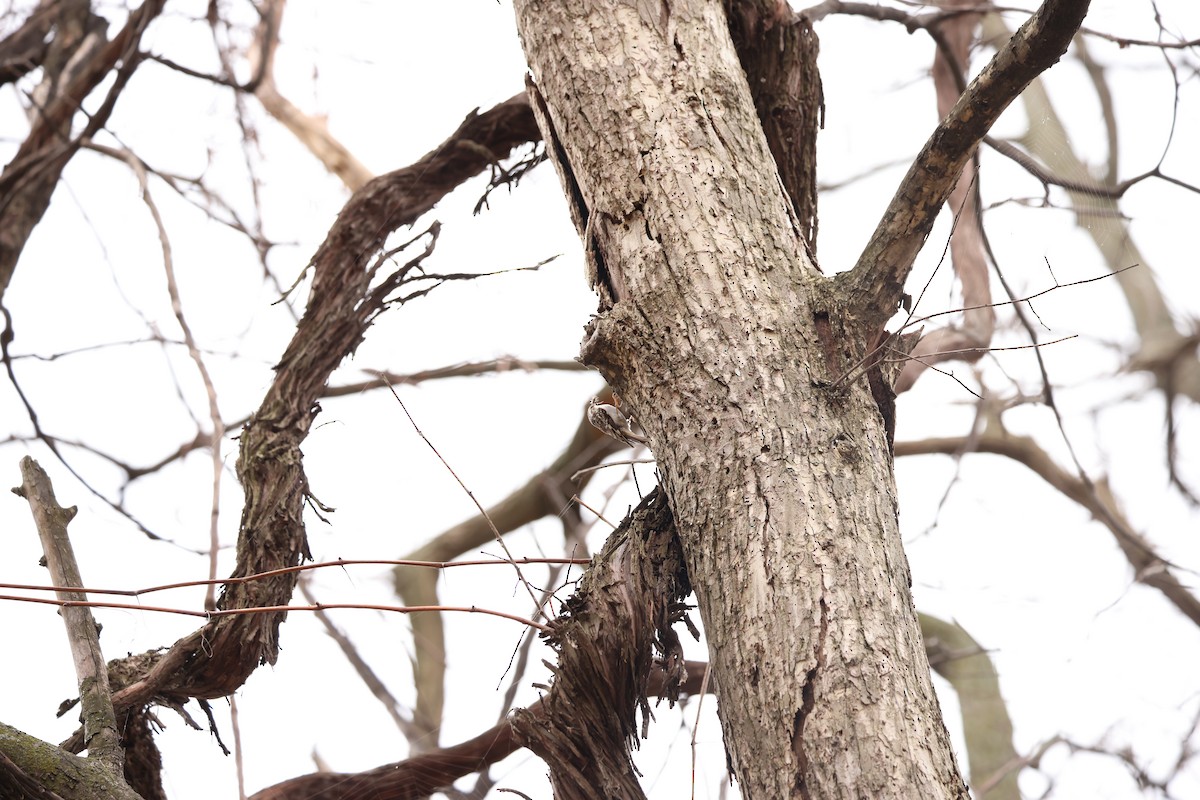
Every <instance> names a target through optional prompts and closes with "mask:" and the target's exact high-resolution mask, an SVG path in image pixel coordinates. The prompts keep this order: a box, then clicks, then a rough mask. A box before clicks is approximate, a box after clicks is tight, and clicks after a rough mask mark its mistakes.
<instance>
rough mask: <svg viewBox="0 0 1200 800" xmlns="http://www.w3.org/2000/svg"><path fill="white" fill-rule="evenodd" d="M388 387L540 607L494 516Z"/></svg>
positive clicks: (392, 388)
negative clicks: (477, 511) (492, 516)
mask: <svg viewBox="0 0 1200 800" xmlns="http://www.w3.org/2000/svg"><path fill="white" fill-rule="evenodd" d="M388 389H389V390H390V391H391V393H392V397H394V398H396V402H397V403H399V404H400V410H401V411H403V412H404V416H406V417H408V421H409V422H410V423H411V424H412V426H413V430H415V431H416V432H417V435H418V436H420V437H421V439H422V440H423V441H424V442H425V444H427V445H429V449H430V450H432V451H433V454H434V455H435V456H437V457H438V461H441V462H442V466H444V467H445V468H446V469H447V470H448V471H449V473H450V474H451V475H452V476H453V477H454V480H455V481H457V482H458V485H459V486H461V487H462V490H463V491H464V492H466V493H467V497H469V498H471V502H472V503H474V504H475V507H476V508H477V509H479V513H480V514H482V515H483V518H484V519H485V520H486V521H487V524H488V527H489V528H491V529H492V534H493V535H495V537H496V541H497V542H499V543H500V549H501V550H503V551H504V555H505V557H506V558H507V559H508V562H507V563H509V564H512V566H513V569H514V570H515V571H516V573H517V580H519V581H521V583H522V584H523V585H524V586H525V591H527V592H529V599H530V600H532V601H533V605H534V606H535V607H539V604H538V599H537V595H535V594H534V592H533V587H532V586H531V585H530V584H529V581H527V580H525V576H524V575H523V574H522V573H521V566H520V564H518V563H517V560H516V559H515V558H513V555H512V553H510V552H509V550H508V544H507V543H506V542H505V541H504V537H503V536H502V535H501V534H500V529H499V528H497V527H496V523H494V522H492V518H491V517H490V516H488V513H487V510H486V509H484V507H483V505H482V504H481V503H480V502H479V501H478V500H476V499H475V494H474V492H472V491H471V490H470V489H468V488H467V485H466V484H465V483H463V480H462V478H460V477H458V473H457V472H455V471H454V468H453V467H451V466H450V464H449V463H448V462H447V461H446V459H444V458H442V454H441V453H439V452H438V449H437V448H436V447H434V446H433V442H431V441H429V437H428V436H426V435H425V433H424V432H423V431H422V430H421V428H420V427H419V426H418V425H417V421H416V420H415V419H413V416H412V414H410V413H408V407H407V406H405V405H404V401H403V400H401V399H400V395H399V394H397V393H396V389H395V387H393V386H391V385H389V386H388ZM530 624H531V625H536V626H537V627H539V628H542V629H543V630H548V629H547V628H545V627H544V626H541V625H538V624H537V623H536V622H531V623H530Z"/></svg>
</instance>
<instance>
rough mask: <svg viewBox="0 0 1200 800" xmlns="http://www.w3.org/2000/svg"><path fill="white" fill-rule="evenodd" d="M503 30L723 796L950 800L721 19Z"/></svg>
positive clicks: (900, 571)
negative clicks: (669, 521)
mask: <svg viewBox="0 0 1200 800" xmlns="http://www.w3.org/2000/svg"><path fill="white" fill-rule="evenodd" d="M639 9H641V10H642V13H639ZM664 11H665V9H664ZM517 14H518V20H519V26H520V30H521V35H522V38H523V41H524V45H525V48H526V52H527V54H528V56H529V60H530V63H531V65H532V68H533V72H534V77H535V79H536V81H537V86H538V90H539V91H540V93H541V95H542V96H543V97H544V98H545V101H546V106H547V107H548V111H549V114H550V115H551V117H552V118H553V125H554V128H555V131H556V133H557V136H558V137H559V143H560V146H561V149H562V152H563V155H564V157H565V158H566V159H567V160H568V161H569V165H570V170H571V173H573V177H574V179H575V181H577V185H578V193H579V196H581V197H582V198H583V200H584V202H585V203H586V206H587V211H588V215H589V216H588V224H587V227H588V228H590V231H589V233H590V235H591V236H592V237H594V239H593V241H590V242H587V243H586V244H587V245H595V246H598V247H599V249H600V251H601V256H602V260H603V265H604V267H605V269H606V270H607V272H608V275H607V281H608V284H607V286H606V287H604V288H606V289H608V292H609V293H610V294H611V297H612V299H613V300H614V301H615V304H614V306H613V307H612V308H611V309H609V310H607V311H606V312H605V313H603V314H601V316H600V317H599V318H598V319H597V320H596V321H595V322H594V323H593V325H592V326H591V330H590V336H589V339H588V341H587V342H586V343H585V345H584V349H583V356H584V358H585V360H586V361H589V362H591V363H592V364H594V365H595V366H597V367H599V368H600V370H601V371H602V372H603V373H604V374H605V377H607V378H608V379H609V381H610V383H611V384H612V386H613V387H614V390H615V391H616V392H617V393H618V394H619V395H620V396H621V398H622V401H623V402H624V403H625V404H626V405H627V407H629V408H631V409H632V410H633V411H634V413H635V415H636V416H637V419H638V421H639V423H641V425H642V427H643V428H644V429H645V430H646V431H647V433H648V435H649V437H650V441H651V443H652V445H653V449H654V451H655V454H656V456H657V457H658V459H659V465H660V469H661V471H662V473H663V484H664V486H665V487H666V490H667V493H668V495H669V497H670V499H671V504H672V508H673V510H674V512H675V516H676V522H677V524H678V526H679V533H680V537H681V539H682V541H683V545H684V551H685V553H686V557H687V563H688V570H689V574H690V575H692V576H693V585H694V586H695V588H696V596H697V600H698V602H699V606H700V611H701V614H702V616H703V618H704V622H705V626H706V630H707V632H708V636H709V638H710V643H711V647H710V649H711V657H712V665H713V674H714V676H715V678H716V682H717V685H718V686H719V690H720V693H721V719H722V726H723V729H724V734H725V741H726V743H727V746H728V748H729V751H730V756H731V761H732V764H733V768H734V771H735V774H736V776H737V778H738V781H739V783H740V785H741V787H742V790H743V792H744V793H745V795H746V796H747V797H750V798H755V797H771V798H781V797H965V796H966V788H965V786H964V785H963V783H962V780H961V778H959V776H958V772H957V767H956V766H955V764H954V760H953V756H952V755H951V753H950V748H949V743H948V740H947V736H946V732H945V729H944V726H943V725H942V722H941V715H940V712H939V711H938V708H937V703H936V700H935V699H934V696H933V690H932V687H931V685H930V679H929V668H928V663H927V661H926V659H925V654H924V650H923V647H922V645H921V639H920V634H919V630H918V627H917V623H916V614H915V611H914V609H913V605H912V599H911V596H910V594H909V586H908V585H909V576H908V565H907V562H906V560H905V556H904V552H903V549H902V548H901V546H900V539H899V535H898V532H897V523H896V505H895V490H894V486H893V481H892V474H891V468H892V465H891V449H890V444H889V442H888V438H887V435H886V433H885V430H884V425H883V420H882V419H881V417H880V413H879V411H878V409H877V407H876V404H875V401H874V399H873V398H872V396H871V394H870V391H869V389H868V387H867V385H866V382H865V381H841V382H839V378H841V377H842V376H843V375H844V374H845V373H846V372H847V371H849V370H850V369H851V368H852V367H853V365H854V364H856V363H857V362H859V361H860V360H861V359H862V358H863V356H864V355H865V354H866V350H867V347H868V345H869V343H870V341H871V340H872V336H873V334H874V332H875V331H874V330H872V329H870V328H869V326H868V325H866V324H864V320H863V319H862V318H861V317H858V316H856V315H855V314H854V313H853V312H852V311H851V310H850V309H847V308H845V307H842V306H841V305H840V304H839V303H838V302H837V300H836V298H835V297H834V296H833V295H832V294H831V293H830V292H829V291H828V288H829V287H828V285H827V284H828V282H827V281H826V279H824V278H823V277H821V276H820V274H819V273H818V272H817V270H816V269H815V267H814V266H813V264H812V263H811V261H809V259H808V257H807V255H806V253H805V247H804V237H803V232H802V231H801V230H800V228H799V226H798V225H797V221H796V218H795V216H794V213H793V211H792V206H791V204H790V202H789V201H788V199H787V198H786V197H785V196H784V193H783V191H782V190H781V187H780V182H779V178H778V176H777V172H776V169H775V165H774V162H773V161H772V159H771V155H770V153H769V151H768V148H767V143H766V141H765V138H764V136H763V133H762V129H761V127H760V125H759V123H758V118H757V115H756V112H755V108H754V104H753V102H752V100H751V97H750V93H749V89H748V87H747V84H746V80H745V77H744V75H743V73H742V69H741V67H740V65H739V63H738V59H737V55H736V53H735V52H734V48H733V45H732V42H731V41H730V38H729V32H728V30H727V27H726V23H725V14H724V10H723V8H722V7H721V5H720V4H718V3H707V4H706V3H690V4H679V3H674V4H672V5H671V8H670V11H669V13H664V15H661V16H659V15H654V14H646V13H645V8H644V4H643V5H641V6H639V7H638V9H635V8H633V7H626V6H619V5H618V6H615V7H606V8H603V9H600V8H596V7H594V4H579V3H557V2H556V3H535V2H524V3H519V4H518V11H517ZM536 108H537V105H536V104H535V109H536ZM543 136H547V131H546V130H545V129H543ZM598 279H599V280H601V281H604V280H605V279H606V276H605V275H604V274H600V275H599V277H598ZM864 733H866V735H864Z"/></svg>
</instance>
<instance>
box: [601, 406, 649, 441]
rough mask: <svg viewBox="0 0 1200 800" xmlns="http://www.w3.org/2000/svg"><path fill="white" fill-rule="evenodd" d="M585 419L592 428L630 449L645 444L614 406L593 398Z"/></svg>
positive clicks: (643, 439)
mask: <svg viewBox="0 0 1200 800" xmlns="http://www.w3.org/2000/svg"><path fill="white" fill-rule="evenodd" d="M587 418H588V422H590V423H592V425H593V426H594V427H596V428H598V429H599V430H601V431H602V432H604V433H607V434H608V435H609V436H611V437H613V438H614V439H616V440H617V441H619V442H624V443H625V444H627V445H629V446H630V447H635V446H637V445H639V444H646V437H645V436H642V435H641V434H638V433H634V432H633V428H631V427H630V425H629V418H628V417H626V416H625V414H624V412H622V411H621V409H619V408H617V407H616V406H614V405H610V404H608V403H601V402H600V401H599V400H597V399H596V398H595V397H593V398H592V402H591V404H590V405H588V410H587Z"/></svg>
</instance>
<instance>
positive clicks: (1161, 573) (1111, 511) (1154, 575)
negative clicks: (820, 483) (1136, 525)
mask: <svg viewBox="0 0 1200 800" xmlns="http://www.w3.org/2000/svg"><path fill="white" fill-rule="evenodd" d="M895 452H896V456H897V457H899V456H916V455H928V454H932V453H941V454H942V455H956V454H960V453H964V452H979V453H992V454H995V455H1001V456H1007V457H1008V458H1011V459H1012V460H1014V461H1016V462H1018V463H1021V464H1024V465H1025V466H1026V467H1028V468H1029V469H1031V470H1033V471H1034V472H1035V473H1037V474H1038V476H1040V477H1041V478H1042V480H1044V481H1046V483H1048V484H1050V485H1051V486H1053V487H1054V488H1055V489H1057V490H1058V491H1059V492H1061V493H1062V494H1063V495H1064V496H1066V497H1068V498H1069V499H1071V500H1074V501H1075V502H1076V503H1078V504H1079V505H1081V506H1083V507H1084V508H1086V509H1087V510H1088V511H1090V512H1091V513H1092V516H1094V517H1095V518H1096V520H1097V521H1099V522H1100V523H1101V524H1103V525H1104V526H1105V527H1106V528H1108V529H1109V530H1110V531H1112V534H1113V536H1114V538H1116V540H1117V544H1118V545H1119V546H1120V548H1121V552H1122V553H1124V554H1125V558H1126V559H1127V560H1128V561H1129V565H1130V566H1131V567H1133V573H1134V580H1136V581H1138V582H1139V583H1144V584H1145V585H1147V586H1150V587H1152V588H1154V589H1157V590H1158V591H1160V592H1162V593H1163V595H1164V596H1165V597H1166V598H1167V600H1169V601H1170V602H1171V603H1172V604H1173V605H1174V606H1175V608H1177V609H1178V610H1179V611H1180V613H1182V614H1183V615H1184V616H1185V617H1187V618H1188V619H1190V620H1191V621H1192V622H1194V623H1195V624H1196V625H1200V600H1197V598H1196V596H1195V595H1193V594H1192V592H1191V591H1190V590H1189V589H1188V588H1187V587H1185V586H1184V585H1183V584H1181V583H1180V582H1179V579H1178V578H1176V577H1175V576H1174V574H1172V572H1171V568H1170V563H1169V562H1167V561H1166V560H1165V559H1164V558H1162V557H1161V556H1159V555H1158V554H1157V553H1156V552H1155V550H1154V549H1153V548H1152V547H1151V545H1150V543H1149V542H1147V541H1146V539H1145V537H1143V536H1142V535H1141V534H1139V533H1138V532H1137V531H1135V530H1134V529H1133V528H1132V526H1130V525H1129V523H1128V522H1127V521H1126V520H1125V517H1124V516H1123V515H1122V514H1121V512H1120V511H1119V510H1118V509H1117V505H1116V502H1115V500H1114V499H1113V498H1112V496H1111V495H1110V494H1109V492H1108V490H1107V487H1106V485H1105V484H1103V483H1101V482H1093V484H1092V486H1089V485H1088V484H1087V483H1085V482H1084V481H1082V480H1080V479H1079V478H1077V477H1075V476H1074V475H1071V474H1070V473H1068V472H1067V471H1066V470H1064V469H1063V468H1062V467H1060V466H1058V464H1056V463H1054V461H1053V459H1051V458H1050V456H1049V455H1048V454H1047V453H1046V451H1045V450H1043V449H1042V448H1041V446H1040V445H1038V443H1037V442H1036V441H1034V440H1033V439H1031V438H1029V437H1028V436H1013V435H1011V434H1004V435H1001V434H997V433H995V432H991V431H985V432H984V433H983V434H982V435H980V436H979V437H977V438H973V439H972V438H968V437H964V436H955V437H944V438H937V439H923V440H921V441H919V442H897V443H896V450H895Z"/></svg>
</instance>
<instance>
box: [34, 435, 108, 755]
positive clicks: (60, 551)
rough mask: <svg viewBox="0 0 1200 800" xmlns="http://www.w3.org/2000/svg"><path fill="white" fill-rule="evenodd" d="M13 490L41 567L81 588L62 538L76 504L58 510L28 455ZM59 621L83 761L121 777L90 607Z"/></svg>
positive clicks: (66, 595) (66, 596)
mask: <svg viewBox="0 0 1200 800" xmlns="http://www.w3.org/2000/svg"><path fill="white" fill-rule="evenodd" d="M13 492H14V493H15V494H17V495H20V496H21V497H23V498H25V499H26V500H27V501H29V509H30V511H31V512H32V513H33V519H34V522H35V523H37V530H38V536H39V537H41V540H42V551H43V552H44V553H45V563H46V568H47V569H48V570H49V571H50V579H51V580H52V581H53V582H54V585H55V586H58V587H69V586H82V585H83V578H82V577H80V574H79V564H78V563H76V561H75V551H74V549H73V548H72V547H71V539H70V537H69V536H68V535H67V524H68V523H69V522H70V521H71V520H72V519H74V518H75V513H76V511H77V510H78V509H77V508H76V507H75V506H71V507H70V508H63V507H62V506H60V505H59V504H58V499H57V498H56V497H55V496H54V487H53V486H52V485H51V483H50V476H49V475H47V474H46V472H45V471H44V470H43V469H42V468H41V466H39V465H38V463H37V462H36V461H34V460H33V459H32V458H30V457H29V456H25V457H24V458H22V459H21V485H20V486H19V487H18V488H16V489H13ZM57 595H58V599H59V600H62V601H66V602H77V601H84V602H86V601H87V595H84V594H81V593H79V592H72V591H68V590H65V589H61V588H60V589H59V591H58V592H57ZM62 618H63V622H64V623H65V624H66V626H67V641H68V642H69V644H70V645H71V655H72V656H73V659H74V661H75V677H76V678H77V680H78V681H79V697H80V704H81V705H82V706H83V732H84V746H85V747H87V751H88V758H91V759H96V760H97V761H98V762H100V763H102V764H104V765H105V766H106V767H107V768H108V769H110V770H112V771H113V773H114V774H120V773H121V767H122V764H123V762H124V752H123V751H122V750H121V742H120V737H119V736H118V734H117V719H116V715H115V714H114V713H113V704H112V692H111V691H110V690H109V687H108V669H107V668H106V666H105V663H104V651H103V650H102V649H101V648H100V631H99V627H98V626H97V625H96V620H95V618H94V617H93V616H92V612H91V610H90V609H88V608H86V607H82V606H78V605H72V606H64V607H63V609H62Z"/></svg>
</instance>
